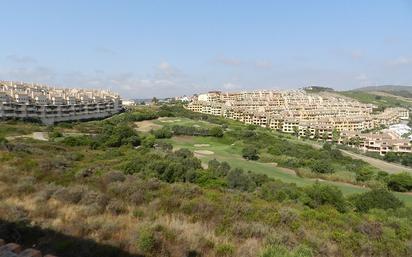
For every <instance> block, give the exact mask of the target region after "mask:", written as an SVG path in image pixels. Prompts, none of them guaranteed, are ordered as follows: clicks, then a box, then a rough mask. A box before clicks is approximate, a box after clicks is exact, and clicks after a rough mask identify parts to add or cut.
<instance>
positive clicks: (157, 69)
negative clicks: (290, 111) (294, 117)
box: [0, 0, 412, 98]
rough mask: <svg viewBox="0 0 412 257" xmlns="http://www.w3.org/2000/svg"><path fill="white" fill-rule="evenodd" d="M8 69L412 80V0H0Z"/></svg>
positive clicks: (105, 84) (204, 83)
mask: <svg viewBox="0 0 412 257" xmlns="http://www.w3.org/2000/svg"><path fill="white" fill-rule="evenodd" d="M0 9H1V21H0V32H1V36H0V80H15V81H25V82H36V83H44V84H49V85H53V86H60V87H82V88H101V89H111V90H113V91H116V92H119V93H120V94H121V95H122V96H123V98H150V97H153V96H157V97H169V96H178V95H191V94H194V93H202V92H206V91H209V90H223V91H241V90H252V89H287V88H300V87H304V86H310V85H317V86H328V87H332V88H335V89H338V90H346V89H352V88H356V87H362V86H371V85H385V84H395V85H411V86H412V0H386V1H383V0H362V1H359V0H345V1H331V0H311V1H305V0H300V1H298V0H289V1H286V0H283V1H276V0H272V1H263V0H255V1H252V0H249V1H242V0H225V1H223V0H209V1H206V0H198V1H193V0H186V1H184V0H180V1H179V0H164V1H158V0H150V1H145V0H141V1H139V0H135V1H132V0H130V1H126V0H118V1H115V0H113V1H108V0H100V1H97V0H88V1H84V0H66V1H63V0H62V1H55V0H37V1H32V0H20V1H12V0H8V1H6V0H0Z"/></svg>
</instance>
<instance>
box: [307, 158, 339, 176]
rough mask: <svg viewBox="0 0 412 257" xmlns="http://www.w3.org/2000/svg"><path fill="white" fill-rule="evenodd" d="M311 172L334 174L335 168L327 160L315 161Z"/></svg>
mask: <svg viewBox="0 0 412 257" xmlns="http://www.w3.org/2000/svg"><path fill="white" fill-rule="evenodd" d="M310 168H311V170H312V171H313V172H317V173H333V172H334V170H333V167H332V166H331V165H330V163H328V162H326V161H325V160H317V161H314V162H313V163H312V165H311V167H310Z"/></svg>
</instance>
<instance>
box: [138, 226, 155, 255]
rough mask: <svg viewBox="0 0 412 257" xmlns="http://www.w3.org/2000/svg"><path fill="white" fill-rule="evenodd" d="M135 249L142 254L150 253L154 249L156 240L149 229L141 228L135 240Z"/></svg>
mask: <svg viewBox="0 0 412 257" xmlns="http://www.w3.org/2000/svg"><path fill="white" fill-rule="evenodd" d="M137 247H138V248H139V250H140V251H142V252H144V253H151V252H153V250H154V249H155V248H156V238H155V236H154V232H153V230H152V229H150V228H143V229H142V230H141V231H140V233H139V237H138V240H137Z"/></svg>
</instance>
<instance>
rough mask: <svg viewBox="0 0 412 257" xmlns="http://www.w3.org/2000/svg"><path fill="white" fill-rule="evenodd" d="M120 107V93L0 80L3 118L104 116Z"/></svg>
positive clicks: (46, 121) (49, 121)
mask: <svg viewBox="0 0 412 257" xmlns="http://www.w3.org/2000/svg"><path fill="white" fill-rule="evenodd" d="M121 110H122V100H121V98H120V96H119V95H118V94H116V93H113V92H110V91H106V90H89V89H74V88H71V89H69V88H53V87H48V86H44V85H38V84H32V83H31V84H29V83H19V82H12V81H0V119H8V118H20V119H38V120H40V121H41V122H43V123H44V124H53V123H55V122H62V121H73V120H87V119H98V118H105V117H109V116H111V115H113V114H115V113H118V112H120V111H121Z"/></svg>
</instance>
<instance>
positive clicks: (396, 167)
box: [339, 149, 412, 173]
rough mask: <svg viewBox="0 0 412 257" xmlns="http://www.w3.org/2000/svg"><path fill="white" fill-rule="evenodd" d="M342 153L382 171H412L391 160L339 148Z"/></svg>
mask: <svg viewBox="0 0 412 257" xmlns="http://www.w3.org/2000/svg"><path fill="white" fill-rule="evenodd" d="M339 150H340V151H341V152H342V153H343V154H344V155H346V156H349V157H352V158H353V159H359V160H363V161H365V162H367V163H369V164H370V165H372V166H374V167H376V168H378V169H381V170H383V171H386V172H388V173H400V172H404V171H406V172H410V173H412V169H411V168H409V167H406V166H403V165H400V164H396V163H391V162H386V161H382V160H379V159H376V158H372V157H369V156H365V155H361V154H356V153H352V152H349V151H346V150H342V149H339Z"/></svg>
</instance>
